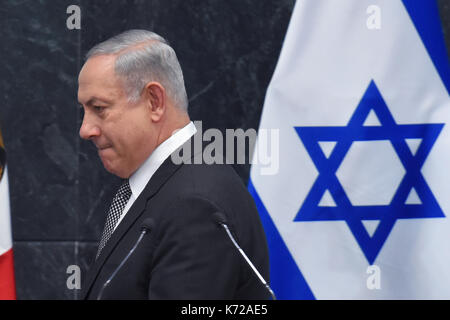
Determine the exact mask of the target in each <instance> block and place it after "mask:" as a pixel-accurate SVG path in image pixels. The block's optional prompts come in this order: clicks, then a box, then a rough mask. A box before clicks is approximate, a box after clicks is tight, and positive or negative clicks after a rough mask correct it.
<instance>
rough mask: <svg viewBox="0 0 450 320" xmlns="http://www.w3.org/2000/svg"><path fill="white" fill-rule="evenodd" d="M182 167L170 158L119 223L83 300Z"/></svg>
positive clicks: (91, 274) (90, 276)
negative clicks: (110, 260)
mask: <svg viewBox="0 0 450 320" xmlns="http://www.w3.org/2000/svg"><path fill="white" fill-rule="evenodd" d="M181 165H182V164H181ZM181 165H175V164H174V163H173V162H172V160H171V157H170V156H169V157H168V158H167V159H166V160H165V161H164V162H163V164H162V165H161V166H160V167H159V168H158V170H157V171H156V172H155V173H154V175H153V176H152V178H151V179H150V181H149V182H148V183H147V185H146V186H145V188H144V190H143V191H142V193H141V194H140V195H139V197H138V198H137V199H136V201H135V202H134V203H133V205H132V206H131V208H130V210H129V211H128V212H127V213H126V215H125V217H124V218H123V220H122V221H121V222H120V223H119V225H118V226H117V228H116V230H115V231H114V232H113V234H112V235H111V238H110V239H109V240H108V242H107V243H106V245H105V247H104V248H103V249H102V252H101V253H100V256H99V257H98V259H97V260H96V261H95V262H94V264H93V265H92V267H91V269H90V271H89V272H88V275H87V278H86V281H85V283H84V287H83V294H82V299H86V297H87V295H88V293H89V291H90V289H91V287H92V285H93V283H94V282H95V279H96V278H97V276H98V274H99V272H100V270H101V268H102V266H103V264H104V263H105V261H106V259H107V258H108V257H109V256H110V254H111V252H112V251H113V250H114V248H115V247H116V246H117V244H118V243H119V241H120V240H121V239H122V237H123V236H124V235H125V234H126V233H127V231H128V230H129V229H130V227H131V226H132V225H133V223H134V222H135V221H136V220H137V219H138V218H139V217H140V216H141V215H142V213H143V212H144V210H145V208H146V205H147V201H148V200H149V199H150V198H152V197H153V195H155V194H156V193H157V192H158V190H159V189H160V188H161V187H162V186H163V184H164V183H165V182H166V181H167V180H168V179H169V178H170V177H171V176H172V175H173V174H174V173H175V172H176V171H177V170H178V169H179V168H180V167H181Z"/></svg>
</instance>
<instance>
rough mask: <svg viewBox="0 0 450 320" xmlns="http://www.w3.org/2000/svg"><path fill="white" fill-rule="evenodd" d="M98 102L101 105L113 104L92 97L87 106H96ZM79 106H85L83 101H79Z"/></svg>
mask: <svg viewBox="0 0 450 320" xmlns="http://www.w3.org/2000/svg"><path fill="white" fill-rule="evenodd" d="M96 102H101V103H106V104H111V101H109V100H106V99H100V98H97V97H91V98H90V99H89V100H88V101H87V102H86V105H87V106H91V105H94V104H96ZM78 103H79V104H81V105H83V103H82V102H81V101H78Z"/></svg>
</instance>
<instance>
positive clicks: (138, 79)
mask: <svg viewBox="0 0 450 320" xmlns="http://www.w3.org/2000/svg"><path fill="white" fill-rule="evenodd" d="M111 54H113V55H117V58H116V62H115V67H114V68H115V72H116V74H117V75H119V76H120V77H122V78H123V79H124V87H125V91H126V93H127V95H128V100H129V101H130V102H136V101H138V100H139V98H140V96H141V93H142V90H143V89H144V87H145V85H146V84H147V83H148V82H151V81H156V82H159V83H161V84H162V85H163V87H164V88H165V89H166V92H167V95H168V96H169V97H171V98H172V100H173V101H174V103H175V106H177V107H178V108H180V109H182V110H185V111H187V106H188V99H187V94H186V89H185V86H184V79H183V72H182V71H181V66H180V63H179V62H178V59H177V56H176V54H175V51H174V50H173V49H172V48H171V47H170V45H169V43H168V42H167V41H166V40H165V39H164V38H163V37H161V36H159V35H158V34H156V33H154V32H151V31H147V30H129V31H125V32H123V33H121V34H119V35H116V36H114V37H112V38H110V39H108V40H106V41H104V42H102V43H99V44H97V45H96V46H94V47H93V48H92V49H91V50H89V52H88V53H87V54H86V60H87V59H89V58H91V57H94V56H99V55H111Z"/></svg>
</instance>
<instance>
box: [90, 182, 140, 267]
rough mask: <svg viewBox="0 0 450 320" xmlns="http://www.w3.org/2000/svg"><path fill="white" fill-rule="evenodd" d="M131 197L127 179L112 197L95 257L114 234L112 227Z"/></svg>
mask: <svg viewBox="0 0 450 320" xmlns="http://www.w3.org/2000/svg"><path fill="white" fill-rule="evenodd" d="M130 197H131V188H130V184H129V182H128V179H127V180H125V181H124V183H123V184H122V185H121V186H120V188H119V190H118V191H117V193H116V196H115V197H114V200H113V202H112V204H111V207H110V208H109V212H108V217H107V218H106V224H105V228H104V229H103V234H102V239H101V240H100V244H99V246H98V251H97V256H96V258H95V259H97V258H98V256H99V255H100V252H101V251H102V249H103V248H104V247H105V245H106V243H107V242H108V240H109V238H110V237H111V235H112V233H113V232H114V227H115V226H116V224H117V222H118V221H119V219H120V216H121V215H122V212H123V209H124V208H125V205H126V204H127V202H128V200H130Z"/></svg>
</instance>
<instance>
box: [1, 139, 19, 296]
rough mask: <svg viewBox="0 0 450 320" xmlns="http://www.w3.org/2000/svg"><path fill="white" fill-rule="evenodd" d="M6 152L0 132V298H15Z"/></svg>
mask: <svg viewBox="0 0 450 320" xmlns="http://www.w3.org/2000/svg"><path fill="white" fill-rule="evenodd" d="M9 208H10V207H9V187H8V172H7V167H6V154H5V149H4V145H3V139H2V135H1V132H0V300H12V299H15V298H16V289H15V281H14V264H13V252H12V235H11V217H10V209H9Z"/></svg>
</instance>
